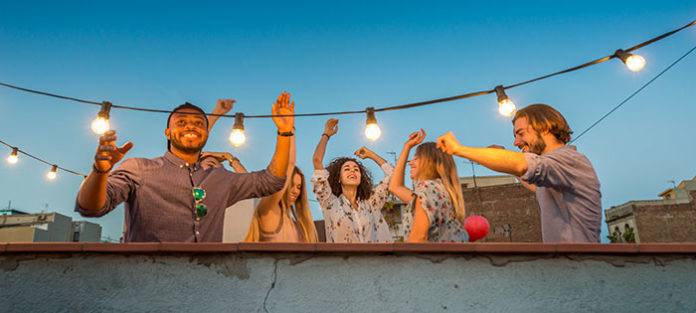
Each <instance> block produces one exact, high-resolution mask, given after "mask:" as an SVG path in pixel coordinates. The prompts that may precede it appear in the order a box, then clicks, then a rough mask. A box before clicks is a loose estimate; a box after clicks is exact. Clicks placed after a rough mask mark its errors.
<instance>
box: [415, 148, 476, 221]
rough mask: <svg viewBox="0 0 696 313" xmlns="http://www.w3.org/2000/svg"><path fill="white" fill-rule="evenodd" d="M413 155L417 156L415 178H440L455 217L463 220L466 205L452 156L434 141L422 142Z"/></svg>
mask: <svg viewBox="0 0 696 313" xmlns="http://www.w3.org/2000/svg"><path fill="white" fill-rule="evenodd" d="M415 156H416V157H417V158H418V160H419V163H418V176H419V177H417V178H416V179H419V180H422V179H435V178H439V179H440V180H442V184H443V185H444V186H445V190H447V193H448V194H449V196H450V199H451V200H452V206H454V211H455V214H456V215H457V219H459V220H460V221H464V218H465V217H466V206H465V205H464V196H462V187H461V185H459V177H458V175H457V165H456V164H455V163H454V158H453V157H452V156H451V155H449V154H447V153H444V152H442V151H441V150H440V149H438V148H437V146H436V145H435V143H434V142H424V143H422V144H420V145H419V146H418V147H417V148H416V154H415Z"/></svg>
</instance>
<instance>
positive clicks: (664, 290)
mask: <svg viewBox="0 0 696 313" xmlns="http://www.w3.org/2000/svg"><path fill="white" fill-rule="evenodd" d="M694 281H696V244H640V245H630V244H623V245H615V244H611V245H608V244H607V245H602V244H596V245H582V244H580V245H573V244H562V245H556V244H517V243H515V244H509V243H499V244H490V243H489V244H403V243H399V244H369V245H340V244H261V243H240V244H218V243H209V244H191V243H143V244H87V243H60V244H56V243H40V244H21V243H10V244H0V291H2V295H3V299H4V300H3V301H2V302H1V303H0V312H3V313H4V312H72V311H75V312H143V311H146V312H361V313H362V312H434V311H438V312H446V311H454V312H513V311H514V312H535V313H536V312H693V311H695V310H696V297H694V296H693V295H694V294H696V284H694Z"/></svg>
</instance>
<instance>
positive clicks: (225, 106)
mask: <svg viewBox="0 0 696 313" xmlns="http://www.w3.org/2000/svg"><path fill="white" fill-rule="evenodd" d="M235 102H236V100H234V99H218V101H217V102H216V103H215V108H214V109H213V112H210V113H212V114H215V115H206V117H207V118H208V132H210V130H212V129H213V126H215V123H217V121H218V120H219V119H220V116H219V115H220V114H227V112H229V111H230V110H232V107H234V103H235Z"/></svg>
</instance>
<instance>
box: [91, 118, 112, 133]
mask: <svg viewBox="0 0 696 313" xmlns="http://www.w3.org/2000/svg"><path fill="white" fill-rule="evenodd" d="M109 129H111V125H109V120H108V119H105V118H103V117H101V116H99V117H97V118H95V119H94V121H92V131H93V132H94V133H95V134H97V135H103V134H104V133H105V132H107V131H109Z"/></svg>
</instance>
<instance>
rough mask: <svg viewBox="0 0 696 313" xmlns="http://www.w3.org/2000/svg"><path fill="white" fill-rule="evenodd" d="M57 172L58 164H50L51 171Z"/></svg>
mask: <svg viewBox="0 0 696 313" xmlns="http://www.w3.org/2000/svg"><path fill="white" fill-rule="evenodd" d="M57 172H58V165H55V164H53V165H51V173H57Z"/></svg>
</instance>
